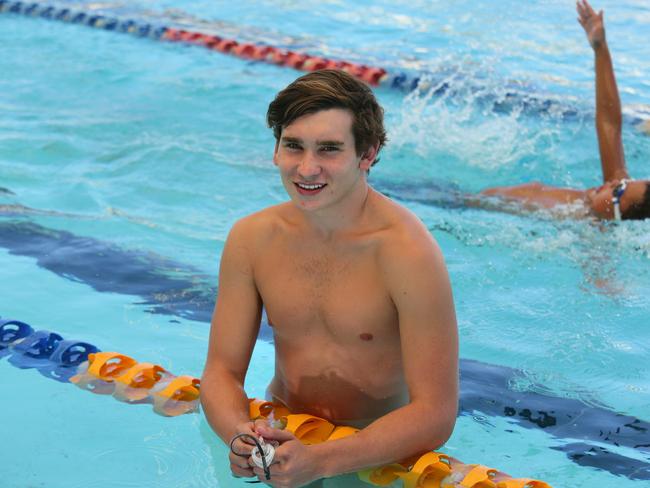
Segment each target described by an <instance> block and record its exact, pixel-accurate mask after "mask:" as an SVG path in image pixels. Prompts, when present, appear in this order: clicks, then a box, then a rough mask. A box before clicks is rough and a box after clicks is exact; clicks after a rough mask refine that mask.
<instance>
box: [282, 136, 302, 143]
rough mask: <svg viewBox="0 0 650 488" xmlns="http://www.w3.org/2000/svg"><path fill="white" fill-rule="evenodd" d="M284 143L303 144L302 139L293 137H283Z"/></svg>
mask: <svg viewBox="0 0 650 488" xmlns="http://www.w3.org/2000/svg"><path fill="white" fill-rule="evenodd" d="M280 139H281V140H282V142H302V139H300V138H298V137H291V136H282V137H281V138H280Z"/></svg>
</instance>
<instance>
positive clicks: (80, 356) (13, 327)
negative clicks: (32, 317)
mask: <svg viewBox="0 0 650 488" xmlns="http://www.w3.org/2000/svg"><path fill="white" fill-rule="evenodd" d="M3 356H8V359H7V360H8V361H9V363H10V364H11V365H13V366H15V367H17V368H20V369H36V370H37V371H38V372H39V373H41V374H42V375H44V376H46V377H48V378H51V379H54V380H56V381H60V382H62V383H68V382H69V383H73V384H75V385H77V386H78V387H79V388H81V389H84V390H87V391H91V392H93V393H96V394H111V395H113V396H114V397H115V398H116V399H118V400H120V401H123V402H127V403H150V404H153V408H154V411H155V412H156V413H158V414H160V415H164V416H170V417H172V416H177V415H182V414H184V413H190V412H195V411H197V410H198V404H199V391H200V383H201V382H200V380H199V379H198V378H194V377H192V376H175V375H173V374H171V373H170V372H168V371H166V370H165V369H164V368H163V367H162V366H158V365H156V364H150V363H139V362H137V361H136V360H135V359H133V358H130V357H128V356H125V355H122V354H119V353H116V352H102V351H100V349H99V348H98V347H97V346H95V345H93V344H90V343H88V342H83V341H77V340H71V339H64V338H63V337H62V336H61V335H60V334H57V333H56V332H51V331H49V330H36V331H35V330H34V328H33V327H32V326H31V325H29V324H27V323H25V322H21V321H19V320H10V319H2V318H0V357H3Z"/></svg>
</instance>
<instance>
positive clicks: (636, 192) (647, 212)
mask: <svg viewBox="0 0 650 488" xmlns="http://www.w3.org/2000/svg"><path fill="white" fill-rule="evenodd" d="M619 185H620V181H619V180H611V181H608V182H606V183H605V184H603V185H601V186H600V187H598V188H594V189H592V190H589V192H588V194H587V197H588V202H589V206H590V207H591V210H592V212H593V213H594V215H596V216H598V217H600V218H602V219H614V216H615V212H614V204H615V198H614V197H615V194H616V191H617V188H620V186H619ZM619 200H620V201H619V207H620V212H621V218H622V220H643V219H647V218H650V181H647V180H631V181H628V182H627V184H626V186H625V190H624V192H623V193H622V194H621V195H620V198H619Z"/></svg>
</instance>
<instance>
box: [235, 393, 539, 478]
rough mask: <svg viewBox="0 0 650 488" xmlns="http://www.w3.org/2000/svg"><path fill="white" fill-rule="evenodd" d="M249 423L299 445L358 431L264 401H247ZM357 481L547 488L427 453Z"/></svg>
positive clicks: (361, 475) (368, 472) (362, 475)
mask: <svg viewBox="0 0 650 488" xmlns="http://www.w3.org/2000/svg"><path fill="white" fill-rule="evenodd" d="M248 413H249V417H250V419H251V420H256V419H265V420H267V421H269V422H270V423H271V425H274V426H275V427H279V428H283V429H286V430H288V431H289V432H291V433H292V434H293V435H295V436H296V438H298V440H300V441H301V442H302V443H303V444H307V445H310V444H318V443H321V442H330V441H335V440H337V439H342V438H344V437H347V436H350V435H354V434H356V433H357V432H359V429H355V428H353V427H348V426H336V425H334V424H332V423H331V422H328V421H327V420H325V419H322V418H320V417H316V416H314V415H308V414H292V413H291V412H290V411H289V410H288V409H287V408H286V407H285V406H283V405H278V404H276V403H272V402H268V401H265V400H257V399H251V400H249V412H248ZM358 476H359V479H361V480H362V481H365V482H366V483H370V484H371V485H375V486H389V485H390V484H392V483H393V482H395V481H397V480H398V479H401V480H402V482H403V484H404V488H551V486H550V485H549V484H548V483H545V482H544V481H539V480H534V479H530V478H512V477H511V476H509V475H507V474H505V473H503V472H501V471H498V470H496V469H493V468H488V467H487V466H482V465H480V464H465V463H462V462H461V461H459V460H457V459H454V458H452V457H450V456H447V455H446V454H442V453H439V452H427V453H425V454H423V455H421V456H415V457H413V458H411V459H407V460H405V461H402V462H399V463H392V464H388V465H385V466H379V467H377V468H371V469H366V470H363V471H360V472H359V473H358Z"/></svg>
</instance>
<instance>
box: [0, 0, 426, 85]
mask: <svg viewBox="0 0 650 488" xmlns="http://www.w3.org/2000/svg"><path fill="white" fill-rule="evenodd" d="M0 12H6V13H14V14H20V15H25V16H28V17H40V18H43V19H48V20H57V21H61V22H67V23H71V24H81V25H85V26H88V27H94V28H96V29H102V30H107V31H114V32H122V33H125V34H132V35H135V36H137V37H147V38H150V39H153V40H160V41H168V42H177V43H182V44H190V45H194V46H201V47H204V48H206V49H210V50H213V51H218V52H220V53H223V54H229V55H232V56H235V57H238V58H241V59H245V60H252V61H261V62H265V63H269V64H275V65H279V66H286V67H290V68H293V69H296V70H300V71H316V70H319V69H325V68H332V69H340V70H343V71H346V72H348V73H350V74H351V75H353V76H354V77H356V78H358V79H360V80H362V81H364V82H366V83H368V84H369V85H371V86H379V85H382V86H389V87H391V88H398V89H412V88H415V87H417V86H418V84H419V82H420V77H419V76H415V77H414V76H410V75H408V74H406V73H396V74H394V75H390V74H389V73H388V72H387V71H386V70H385V69H383V68H378V67H373V66H367V65H363V64H357V63H351V62H348V61H342V60H333V59H329V58H323V57H319V56H314V55H311V54H306V53H298V52H295V51H291V50H287V49H282V48H279V47H274V46H269V45H264V44H254V43H248V42H239V41H237V40H236V39H232V38H227V37H220V36H217V35H211V34H205V33H202V32H198V31H191V30H186V29H176V28H173V27H170V26H167V25H160V24H157V23H149V22H146V21H141V20H138V19H133V18H120V17H117V16H109V15H105V14H99V13H89V12H85V11H83V10H78V9H73V8H69V7H62V6H61V7H59V6H54V5H48V4H42V3H37V2H22V1H8V0H0Z"/></svg>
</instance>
